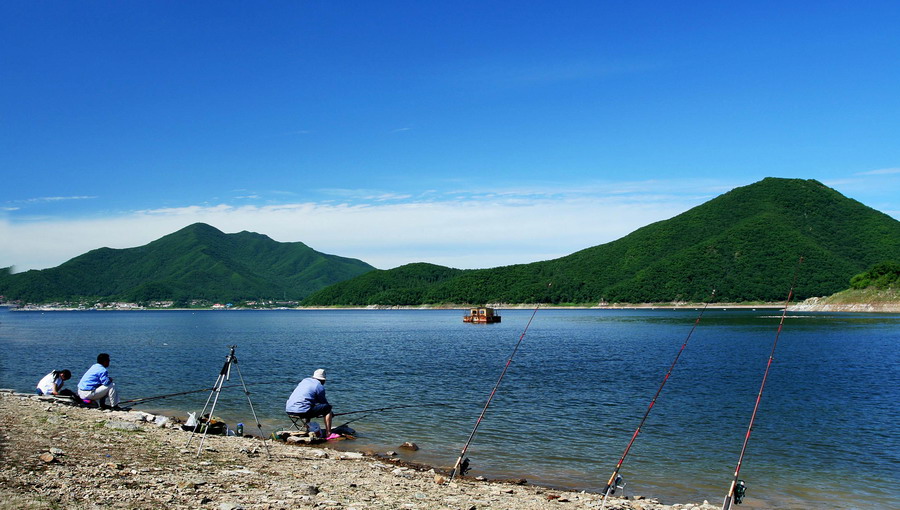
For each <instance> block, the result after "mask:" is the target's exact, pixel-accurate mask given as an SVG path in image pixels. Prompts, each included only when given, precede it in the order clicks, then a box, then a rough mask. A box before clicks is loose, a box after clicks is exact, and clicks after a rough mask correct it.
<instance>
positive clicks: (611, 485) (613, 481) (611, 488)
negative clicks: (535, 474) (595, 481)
mask: <svg viewBox="0 0 900 510" xmlns="http://www.w3.org/2000/svg"><path fill="white" fill-rule="evenodd" d="M715 297H716V290H715V289H713V291H712V293H710V295H709V299H708V300H707V301H706V304H704V305H703V308H701V309H700V313H699V314H698V315H697V320H695V321H694V325H693V327H691V330H690V331H689V332H688V335H687V337H686V338H685V339H684V343H682V344H681V349H679V350H678V354H676V355H675V359H674V360H672V365H671V366H670V367H669V371H668V372H666V376H665V377H663V380H662V382H661V383H660V385H659V389H657V390H656V395H653V399H652V400H650V405H648V406H647V410H646V411H645V412H644V417H643V418H641V422H640V423H639V424H638V427H637V428H636V429H635V430H634V434H632V435H631V441H629V442H628V446H626V447H625V453H623V454H622V457H621V458H620V459H619V463H618V464H616V469H615V470H614V471H613V473H612V476H610V477H609V481H608V482H606V488H605V489H603V503H602V504H601V505H600V510H603V507H605V506H606V498H608V497H609V495H610V494H615V492H616V487H617V486H618V485H619V483H620V482H621V481H622V477H621V476H619V470H620V469H621V468H622V463H624V462H625V457H627V456H628V452H629V451H630V450H631V446H632V445H633V444H634V441H635V439H637V437H638V434H640V433H641V427H643V426H644V422H645V421H647V416H649V415H650V410H652V409H653V406H654V405H655V404H656V399H657V398H659V394H660V393H662V390H663V387H664V386H665V385H666V382H668V380H669V376H670V375H672V369H674V368H675V364H676V363H678V358H680V357H681V353H682V352H684V348H685V347H687V343H688V340H690V339H691V335H693V334H694V330H695V329H697V325H698V324H700V319H701V318H702V317H703V312H705V311H706V308H707V307H708V306H709V303H710V301H712V300H713V298H715Z"/></svg>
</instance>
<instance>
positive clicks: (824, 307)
mask: <svg viewBox="0 0 900 510" xmlns="http://www.w3.org/2000/svg"><path fill="white" fill-rule="evenodd" d="M808 301H813V302H812V303H807V302H801V303H796V304H792V305H789V306H788V307H787V311H789V312H845V313H900V303H874V304H873V303H840V304H834V303H821V302H816V301H817V300H816V298H813V300H808ZM488 306H490V307H492V308H494V309H497V310H533V309H535V308H539V309H544V310H697V309H700V308H706V309H708V310H721V311H725V310H782V309H784V303H750V304H748V303H711V304H708V305H707V304H705V303H681V302H678V303H636V304H635V303H612V304H607V305H571V306H568V305H550V304H543V303H539V304H528V303H523V304H496V303H494V304H489V305H488ZM0 307H2V308H7V309H8V310H9V311H11V312H132V311H149V312H156V311H161V312H168V311H180V312H207V311H210V312H234V311H301V312H302V311H341V310H347V311H367V310H372V311H383V310H404V311H406V310H460V311H462V310H468V309H469V308H472V306H466V305H455V304H454V305H368V306H294V307H270V308H257V307H240V306H234V307H228V308H218V309H217V308H212V307H202V308H157V307H141V306H132V307H119V308H87V307H66V306H58V305H21V306H15V305H10V304H2V305H0Z"/></svg>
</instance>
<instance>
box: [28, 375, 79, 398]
mask: <svg viewBox="0 0 900 510" xmlns="http://www.w3.org/2000/svg"><path fill="white" fill-rule="evenodd" d="M71 378H72V372H69V371H68V370H54V371H52V372H50V373H49V374H47V375H45V376H44V378H43V379H41V380H40V381H38V383H37V389H36V393H37V394H38V395H62V396H66V397H72V398H75V399H77V398H78V395H76V394H75V392H74V391H72V390H70V389H63V384H65V382H66V381H68V380H69V379H71Z"/></svg>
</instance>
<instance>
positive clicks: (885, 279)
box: [792, 262, 900, 313]
mask: <svg viewBox="0 0 900 510" xmlns="http://www.w3.org/2000/svg"><path fill="white" fill-rule="evenodd" d="M792 310H803V311H838V312H891V313H898V312H900V264H897V263H894V262H885V263H882V264H877V265H876V266H875V267H873V268H871V269H869V270H868V271H865V272H863V273H860V274H858V275H855V276H854V277H853V278H851V279H850V288H849V289H847V290H843V291H841V292H838V293H835V294H832V295H830V296H826V297H821V298H818V297H812V298H809V299H807V300H805V301H804V302H803V303H800V304H798V305H796V306H793V307H792Z"/></svg>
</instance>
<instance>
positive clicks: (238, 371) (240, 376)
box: [234, 358, 272, 459]
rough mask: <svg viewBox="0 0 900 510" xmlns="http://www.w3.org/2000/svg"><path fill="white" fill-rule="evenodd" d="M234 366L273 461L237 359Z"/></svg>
mask: <svg viewBox="0 0 900 510" xmlns="http://www.w3.org/2000/svg"><path fill="white" fill-rule="evenodd" d="M234 366H235V367H237V373H238V378H239V379H240V380H241V386H242V387H243V388H244V395H247V403H248V404H250V412H251V413H253V419H254V420H255V421H256V428H257V429H258V430H259V435H260V437H262V438H263V446H265V447H266V455H267V456H268V457H269V458H270V459H271V458H272V453H271V452H269V442H268V441H267V440H266V436H265V434H263V430H262V424H261V423H259V418H257V417H256V411H255V410H254V409H253V402H251V401H250V392H249V391H247V385H246V384H244V376H243V375H241V366H240V365H238V362H237V358H235V360H234Z"/></svg>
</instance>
